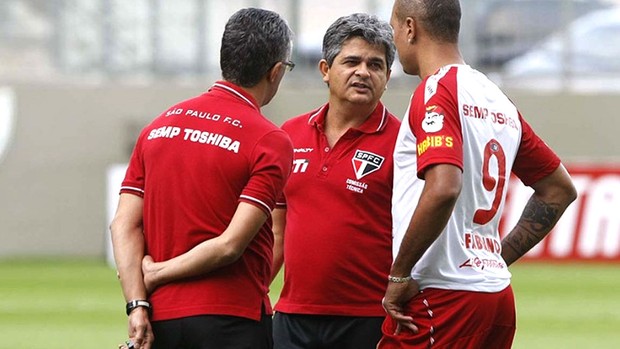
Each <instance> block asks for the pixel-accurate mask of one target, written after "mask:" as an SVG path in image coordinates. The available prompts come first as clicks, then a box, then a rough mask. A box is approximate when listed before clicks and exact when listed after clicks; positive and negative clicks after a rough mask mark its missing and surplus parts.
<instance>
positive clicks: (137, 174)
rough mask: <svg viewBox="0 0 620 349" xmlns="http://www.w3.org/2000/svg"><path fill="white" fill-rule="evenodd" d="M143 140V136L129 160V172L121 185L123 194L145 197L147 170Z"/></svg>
mask: <svg viewBox="0 0 620 349" xmlns="http://www.w3.org/2000/svg"><path fill="white" fill-rule="evenodd" d="M142 139H143V137H142V134H141V135H140V137H139V138H138V141H137V142H136V146H135V147H134V149H133V152H132V154H131V158H130V159H129V165H128V167H127V172H125V178H124V179H123V182H122V184H121V190H120V193H121V194H123V193H127V194H134V195H138V196H140V197H144V178H145V170H144V160H143V157H142V154H143V152H142V144H143V142H142Z"/></svg>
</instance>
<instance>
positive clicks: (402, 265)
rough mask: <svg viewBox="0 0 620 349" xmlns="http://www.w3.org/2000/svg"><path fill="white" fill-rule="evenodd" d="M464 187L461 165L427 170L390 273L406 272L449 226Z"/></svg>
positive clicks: (399, 274) (395, 274)
mask: <svg viewBox="0 0 620 349" xmlns="http://www.w3.org/2000/svg"><path fill="white" fill-rule="evenodd" d="M460 190H461V172H460V169H458V168H456V167H454V166H451V165H437V166H435V167H433V168H432V169H430V170H428V171H427V173H426V184H425V186H424V189H423V191H422V194H421V196H420V201H419V203H418V205H417V207H416V209H415V211H414V213H413V216H412V218H411V221H410V222H409V226H408V228H407V232H406V233H405V236H404V238H403V241H402V242H401V246H400V249H399V252H398V255H397V256H396V258H395V259H394V263H393V265H392V269H391V271H390V275H393V276H407V275H409V274H410V273H411V269H412V268H413V266H414V265H415V264H416V263H417V262H418V260H419V259H420V258H422V255H423V254H424V253H425V252H426V250H428V248H429V247H430V246H431V245H432V244H433V242H435V240H437V238H438V237H439V235H440V234H441V232H442V231H443V230H444V228H445V227H446V224H447V223H448V220H449V219H450V215H451V214H452V210H453V209H454V205H455V203H456V200H457V199H458V196H459V194H460Z"/></svg>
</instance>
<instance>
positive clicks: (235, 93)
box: [213, 82, 256, 109]
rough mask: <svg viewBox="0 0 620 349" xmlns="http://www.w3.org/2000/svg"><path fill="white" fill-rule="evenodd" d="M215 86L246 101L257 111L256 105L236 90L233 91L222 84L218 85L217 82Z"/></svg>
mask: <svg viewBox="0 0 620 349" xmlns="http://www.w3.org/2000/svg"><path fill="white" fill-rule="evenodd" d="M213 86H217V87H219V88H223V89H224V90H226V91H228V92H230V93H232V94H234V95H236V96H237V97H239V98H241V99H243V100H244V101H246V102H247V103H248V104H249V105H251V106H252V108H255V109H256V105H254V103H252V101H250V100H249V99H247V98H246V97H245V96H244V95H242V94H241V93H239V92H237V91H235V90H234V89H232V88H230V87H228V86H226V85H222V84H220V83H217V82H216V83H215V84H213Z"/></svg>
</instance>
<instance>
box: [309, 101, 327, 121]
mask: <svg viewBox="0 0 620 349" xmlns="http://www.w3.org/2000/svg"><path fill="white" fill-rule="evenodd" d="M326 106H327V104H326V105H324V106H322V107H321V108H320V109H319V110H317V111H316V113H314V114H312V115H310V117H309V118H308V124H310V123H312V121H313V120H314V119H315V118H316V117H317V116H319V114H321V112H322V111H323V109H325V107H326Z"/></svg>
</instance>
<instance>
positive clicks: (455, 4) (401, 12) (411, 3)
mask: <svg viewBox="0 0 620 349" xmlns="http://www.w3.org/2000/svg"><path fill="white" fill-rule="evenodd" d="M394 10H395V12H394V13H395V14H396V17H397V18H398V20H399V21H404V20H405V18H407V17H412V18H414V19H415V20H417V21H418V22H419V23H420V24H421V25H422V27H423V28H424V30H425V31H426V32H427V33H428V35H429V36H430V37H431V38H433V39H434V40H436V41H439V42H442V43H453V44H456V43H458V39H459V31H460V27H461V5H460V3H459V0H396V3H395V6H394Z"/></svg>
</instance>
